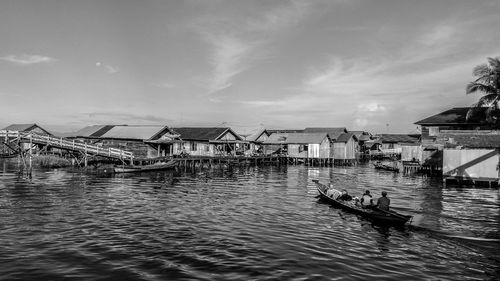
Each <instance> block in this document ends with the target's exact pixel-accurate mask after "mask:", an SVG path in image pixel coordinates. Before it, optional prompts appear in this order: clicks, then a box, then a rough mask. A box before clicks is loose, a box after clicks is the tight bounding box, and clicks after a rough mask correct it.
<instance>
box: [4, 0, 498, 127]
mask: <svg viewBox="0 0 500 281" xmlns="http://www.w3.org/2000/svg"><path fill="white" fill-rule="evenodd" d="M499 26H500V1H494V0H492V1H481V0H477V1H471V0H463V1H460V0H442V1H440V0H428V1H424V0H422V1H409V0H408V1H402V0H393V1H386V0H337V1H334V0H324V1H322V0H310V1H278V0H275V1H274V0H262V1H252V0H245V1H243V0H241V1H236V0H228V1H221V0H186V1H180V0H179V1H177V0H176V1H174V0H172V1H161V0H135V1H130V0H96V1H91V0H78V1H77V0H64V1H62V0H33V1H25V0H1V1H0V112H1V118H0V126H2V127H4V126H7V125H9V124H11V123H38V124H40V125H42V126H46V127H48V128H49V129H56V130H59V131H62V130H64V131H68V130H71V129H79V128H81V127H83V126H86V125H93V124H164V125H168V126H218V125H221V124H223V123H224V122H225V125H226V126H230V127H233V128H235V129H236V130H237V131H239V132H241V133H250V132H252V131H254V130H255V129H257V128H259V127H265V128H304V127H321V126H330V127H333V126H345V127H347V128H348V129H351V130H358V129H361V130H368V131H371V132H372V133H385V132H392V133H409V132H412V131H413V132H414V131H415V128H416V125H414V124H413V123H414V122H416V121H418V120H420V119H423V118H425V117H427V116H430V115H433V114H435V113H438V112H440V111H443V110H446V109H448V108H451V107H458V106H468V105H470V104H472V103H473V102H475V101H476V100H477V99H478V97H479V96H477V95H471V96H466V95H465V90H464V89H465V85H466V84H467V82H469V81H471V80H472V79H473V77H472V74H471V72H472V68H473V67H474V66H476V65H478V64H482V63H485V62H486V58H487V57H496V56H500V32H499Z"/></svg>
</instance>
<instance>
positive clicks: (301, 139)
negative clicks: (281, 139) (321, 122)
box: [285, 133, 327, 144]
mask: <svg viewBox="0 0 500 281" xmlns="http://www.w3.org/2000/svg"><path fill="white" fill-rule="evenodd" d="M326 137H327V134H326V133H309V134H306V133H291V134H288V137H287V138H286V141H285V143H288V144H313V143H314V144H316V143H321V142H323V140H324V139H325V138H326Z"/></svg>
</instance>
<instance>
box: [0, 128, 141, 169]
mask: <svg viewBox="0 0 500 281" xmlns="http://www.w3.org/2000/svg"><path fill="white" fill-rule="evenodd" d="M0 139H3V143H4V144H5V145H6V146H8V147H11V148H12V149H16V150H21V146H20V145H19V144H21V143H26V144H29V150H31V148H32V146H33V145H39V146H45V147H53V148H57V149H62V150H66V151H72V152H78V153H81V154H82V155H83V156H84V157H85V158H86V157H87V156H88V155H92V156H101V157H105V158H111V159H117V160H122V161H128V162H130V163H131V162H133V160H134V154H133V153H132V152H130V151H125V150H121V149H116V148H111V147H102V146H97V145H91V144H87V143H83V142H79V141H75V140H68V139H65V138H55V137H51V136H46V135H39V134H35V133H32V132H19V131H6V130H0ZM16 152H17V153H20V152H23V151H16Z"/></svg>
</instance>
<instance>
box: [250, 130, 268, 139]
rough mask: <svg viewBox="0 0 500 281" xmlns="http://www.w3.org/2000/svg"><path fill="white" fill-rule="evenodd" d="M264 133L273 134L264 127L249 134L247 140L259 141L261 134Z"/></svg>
mask: <svg viewBox="0 0 500 281" xmlns="http://www.w3.org/2000/svg"><path fill="white" fill-rule="evenodd" d="M263 134H265V135H266V136H268V137H269V136H270V135H271V134H270V133H269V132H268V131H267V130H266V129H262V130H259V131H257V132H256V133H255V134H252V135H249V136H248V137H246V140H247V141H257V139H259V138H260V136H262V135H263Z"/></svg>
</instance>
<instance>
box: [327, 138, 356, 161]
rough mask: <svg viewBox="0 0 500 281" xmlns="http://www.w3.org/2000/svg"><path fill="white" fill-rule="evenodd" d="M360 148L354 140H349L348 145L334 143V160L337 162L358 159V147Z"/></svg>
mask: <svg viewBox="0 0 500 281" xmlns="http://www.w3.org/2000/svg"><path fill="white" fill-rule="evenodd" d="M358 146H359V144H358V142H356V141H355V140H354V139H353V138H351V139H349V141H348V142H347V143H344V142H334V143H333V158H334V159H335V160H337V159H339V160H354V159H356V152H357V150H358V149H357V147H358Z"/></svg>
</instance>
